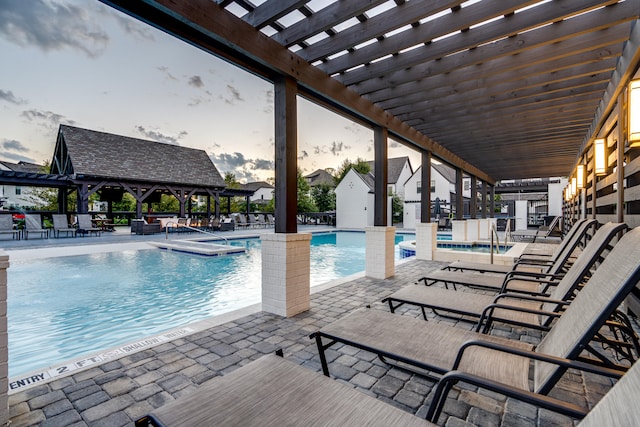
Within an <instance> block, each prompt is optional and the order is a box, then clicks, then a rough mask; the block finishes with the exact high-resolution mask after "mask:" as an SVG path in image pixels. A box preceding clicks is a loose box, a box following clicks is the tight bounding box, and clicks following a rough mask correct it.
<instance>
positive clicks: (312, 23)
mask: <svg viewBox="0 0 640 427" xmlns="http://www.w3.org/2000/svg"><path fill="white" fill-rule="evenodd" d="M386 1H387V0H349V1H339V2H335V3H332V4H331V5H329V6H327V7H325V8H324V9H321V10H319V11H317V12H316V13H314V14H313V15H311V16H310V17H309V18H307V19H304V20H302V21H299V22H297V23H295V24H294V25H292V26H290V27H288V28H285V29H284V30H282V31H280V32H279V33H276V34H274V35H273V37H272V38H273V40H275V41H277V42H278V43H280V44H281V45H283V46H285V47H289V46H292V45H294V44H296V43H300V42H301V41H303V40H305V39H307V38H309V37H311V36H314V35H316V34H318V33H321V32H322V31H325V30H328V29H330V28H331V27H332V26H334V25H336V24H339V23H341V22H344V21H346V20H348V19H349V18H351V17H352V16H355V15H360V14H362V13H364V12H365V11H367V9H371V8H372V7H374V6H377V5H379V4H381V3H384V2H386Z"/></svg>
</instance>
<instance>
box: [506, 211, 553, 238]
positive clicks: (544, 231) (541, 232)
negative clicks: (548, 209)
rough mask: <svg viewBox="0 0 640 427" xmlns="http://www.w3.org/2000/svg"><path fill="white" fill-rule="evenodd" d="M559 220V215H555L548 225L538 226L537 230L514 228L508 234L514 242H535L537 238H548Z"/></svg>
mask: <svg viewBox="0 0 640 427" xmlns="http://www.w3.org/2000/svg"><path fill="white" fill-rule="evenodd" d="M559 221H560V217H559V216H556V217H555V218H553V221H551V224H549V226H548V227H545V226H543V227H539V228H538V229H537V230H514V231H511V232H510V233H509V235H510V236H511V238H512V239H513V241H515V242H518V241H520V242H524V241H531V242H532V243H535V241H536V239H538V238H545V239H546V238H549V237H550V236H551V234H553V232H554V231H555V230H556V227H558V224H559Z"/></svg>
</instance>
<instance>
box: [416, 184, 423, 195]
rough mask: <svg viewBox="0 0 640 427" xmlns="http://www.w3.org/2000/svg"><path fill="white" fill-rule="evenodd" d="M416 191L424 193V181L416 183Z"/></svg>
mask: <svg viewBox="0 0 640 427" xmlns="http://www.w3.org/2000/svg"><path fill="white" fill-rule="evenodd" d="M416 191H417V192H418V194H420V193H422V181H418V182H417V183H416Z"/></svg>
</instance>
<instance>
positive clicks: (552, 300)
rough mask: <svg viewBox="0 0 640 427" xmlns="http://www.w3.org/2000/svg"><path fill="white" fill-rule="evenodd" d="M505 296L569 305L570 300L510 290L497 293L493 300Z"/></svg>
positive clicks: (496, 300)
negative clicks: (511, 291)
mask: <svg viewBox="0 0 640 427" xmlns="http://www.w3.org/2000/svg"><path fill="white" fill-rule="evenodd" d="M504 298H511V299H519V300H527V301H536V302H541V303H545V302H548V303H552V304H558V305H569V302H568V301H564V300H560V299H552V298H544V297H542V296H540V295H529V294H519V293H510V292H506V293H503V294H498V295H496V297H495V298H494V299H493V302H494V303H496V302H498V301H499V300H501V299H504Z"/></svg>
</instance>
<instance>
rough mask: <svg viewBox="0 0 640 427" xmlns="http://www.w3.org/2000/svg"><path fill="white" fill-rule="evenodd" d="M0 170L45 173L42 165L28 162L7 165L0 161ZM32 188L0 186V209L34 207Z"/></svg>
mask: <svg viewBox="0 0 640 427" xmlns="http://www.w3.org/2000/svg"><path fill="white" fill-rule="evenodd" d="M0 170H3V171H13V172H29V173H47V172H45V171H44V170H43V166H42V165H36V164H34V163H28V162H22V161H21V162H18V163H9V162H2V161H0ZM32 190H33V187H23V186H20V185H7V184H2V185H0V202H1V203H0V208H3V209H7V208H9V207H18V208H22V207H31V206H33V205H34V201H35V200H34V198H35V197H36V196H35V195H33V193H32Z"/></svg>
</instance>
